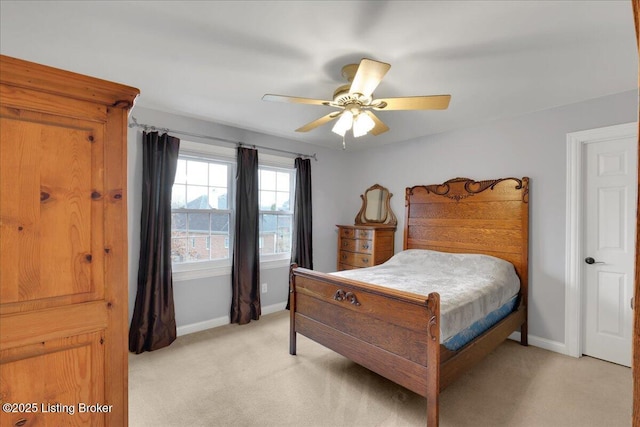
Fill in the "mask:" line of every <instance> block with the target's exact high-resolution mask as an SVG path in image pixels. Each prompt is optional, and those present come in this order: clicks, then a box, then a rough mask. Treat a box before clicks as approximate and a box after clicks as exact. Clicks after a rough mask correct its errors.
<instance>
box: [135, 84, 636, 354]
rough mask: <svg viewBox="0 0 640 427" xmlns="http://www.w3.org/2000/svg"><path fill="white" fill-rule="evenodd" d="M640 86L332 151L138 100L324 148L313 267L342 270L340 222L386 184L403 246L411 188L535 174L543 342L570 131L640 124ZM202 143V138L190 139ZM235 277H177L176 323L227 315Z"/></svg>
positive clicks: (215, 128)
mask: <svg viewBox="0 0 640 427" xmlns="http://www.w3.org/2000/svg"><path fill="white" fill-rule="evenodd" d="M637 102H638V101H637V92H636V91H630V92H625V93H621V94H617V95H613V96H608V97H604V98H599V99H594V100H591V101H587V102H583V103H579V104H573V105H568V106H563V107H558V108H554V109H550V110H545V111H540V112H536V113H533V114H528V115H525V116H521V117H516V118H512V119H508V120H500V121H495V122H491V123H485V124H482V125H478V126H474V127H469V128H466V129H461V130H456V131H451V132H446V133H442V134H438V135H433V136H429V137H424V138H419V139H415V140H411V141H405V142H402V143H398V144H393V145H389V146H385V147H380V148H371V149H365V150H360V151H353V152H352V151H341V150H327V149H323V148H321V147H315V146H309V145H306V144H300V143H297V142H295V141H290V140H283V139H279V138H275V137H272V136H267V135H262V134H259V133H255V132H250V131H245V130H241V129H237V128H232V127H229V126H223V125H218V124H214V123H210V122H205V121H201V120H195V119H190V118H185V117H180V116H176V115H173V114H167V113H161V112H158V111H153V110H148V109H143V108H138V107H136V108H135V109H134V110H133V113H132V114H133V115H134V116H135V117H136V118H137V119H138V121H139V122H140V123H149V124H154V125H156V126H163V127H169V128H174V129H179V130H188V131H190V132H194V133H200V134H206V135H213V136H219V137H223V138H229V139H233V140H238V141H243V142H246V143H250V144H251V143H253V144H258V145H265V146H271V147H275V148H282V149H289V150H293V151H300V152H303V153H312V152H317V153H318V158H319V161H318V162H313V164H312V174H313V176H312V180H313V206H314V211H313V221H314V227H313V232H314V236H313V238H314V267H315V269H316V270H320V271H325V272H326V271H333V270H335V257H336V252H335V251H336V249H335V245H336V229H335V225H336V224H352V223H353V220H354V217H355V214H356V213H357V212H358V210H359V209H360V197H359V195H360V194H362V192H363V191H364V190H365V189H366V188H368V187H370V186H371V185H373V184H375V183H378V184H381V185H384V186H386V187H388V188H389V189H390V191H391V192H392V193H393V194H394V196H393V197H392V199H391V206H392V209H393V210H394V212H395V213H396V216H397V217H398V231H397V233H396V241H395V245H396V252H397V251H399V250H401V248H402V238H403V236H402V230H403V227H404V189H405V187H409V186H413V185H419V184H434V183H440V182H443V181H446V180H448V179H450V178H454V177H460V176H463V177H468V178H473V179H476V180H482V179H493V178H501V177H508V176H513V177H523V176H528V177H529V178H531V193H530V204H531V205H530V250H529V261H530V265H529V274H530V315H529V316H530V329H529V332H530V334H531V335H533V336H536V337H538V338H540V339H542V340H549V341H551V342H555V343H559V344H563V343H564V316H565V313H564V304H565V301H564V296H565V203H566V200H565V192H566V135H567V133H570V132H574V131H580V130H586V129H593V128H598V127H603V126H609V125H615V124H621V123H628V122H633V121H635V120H636V117H637ZM140 138H141V134H140V132H139V131H136V130H130V131H129V224H130V227H129V234H130V256H129V259H130V265H131V266H130V307H133V303H134V298H135V286H136V275H137V262H138V251H139V242H138V240H139V238H138V236H139V233H140V229H139V223H140V202H139V194H140V192H141V190H140V175H141V169H142V166H141V160H140V155H141V148H140ZM185 139H191V140H194V141H196V142H207V141H206V140H200V141H198V140H197V139H196V138H186V137H185ZM261 277H262V280H261V281H262V282H264V281H266V282H268V283H269V292H268V293H267V294H262V296H263V305H265V306H266V305H272V304H278V303H284V301H285V299H286V291H287V269H286V268H279V269H269V270H262V271H261ZM230 286H231V285H230V277H229V276H217V277H213V278H209V279H196V280H189V281H185V282H179V283H176V284H175V300H176V317H177V321H178V326H184V325H189V324H192V323H198V322H206V321H208V320H210V319H217V318H220V317H224V316H227V315H228V311H229V301H230V295H231V291H230Z"/></svg>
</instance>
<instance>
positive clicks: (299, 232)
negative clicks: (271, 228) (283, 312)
mask: <svg viewBox="0 0 640 427" xmlns="http://www.w3.org/2000/svg"><path fill="white" fill-rule="evenodd" d="M295 166H296V191H295V203H294V206H293V238H292V247H291V262H292V263H296V264H298V266H300V267H304V268H309V269H313V243H312V240H313V239H312V232H311V226H312V215H311V159H302V158H300V157H298V158H297V159H296V160H295ZM287 309H289V301H288V300H287Z"/></svg>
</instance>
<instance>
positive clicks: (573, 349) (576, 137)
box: [564, 122, 640, 357]
mask: <svg viewBox="0 0 640 427" xmlns="http://www.w3.org/2000/svg"><path fill="white" fill-rule="evenodd" d="M637 136H638V123H636V122H632V123H624V124H620V125H613V126H606V127H602V128H597V129H589V130H584V131H579V132H572V133H568V134H567V207H566V219H567V221H566V241H565V242H566V260H565V266H566V267H565V282H566V286H565V300H564V303H565V310H564V316H565V319H564V341H565V348H566V351H567V354H568V355H569V356H573V357H581V356H582V345H583V336H582V324H583V322H584V319H583V315H584V313H583V307H582V306H583V304H582V302H583V289H582V284H583V267H584V263H583V261H582V259H583V258H584V253H583V244H584V241H583V233H582V230H583V224H584V215H583V212H582V206H583V204H584V194H583V192H584V188H583V187H584V176H583V172H584V148H585V146H586V144H589V143H592V142H602V141H608V140H614V139H620V138H625V137H633V138H637ZM639 168H640V167H639ZM639 231H640V230H639Z"/></svg>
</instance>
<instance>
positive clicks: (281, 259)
mask: <svg viewBox="0 0 640 427" xmlns="http://www.w3.org/2000/svg"><path fill="white" fill-rule="evenodd" d="M262 156H264V155H262ZM265 157H266V159H265V160H264V161H262V160H260V155H259V156H258V163H259V165H258V167H259V169H262V170H271V171H275V172H287V173H288V174H289V193H290V197H289V201H290V203H289V209H290V210H289V211H271V210H269V211H266V210H265V211H263V210H260V211H259V215H260V216H262V215H288V216H290V217H291V228H292V229H291V231H292V232H293V205H294V203H295V199H294V198H295V184H296V182H295V180H296V174H295V169H294V166H293V160H292V159H286V160H290V162H288V163H285V162H283V161H280V162H277V161H274V160H273V157H276V156H265ZM291 246H293V241H292V242H291ZM291 246H290V247H291ZM290 262H291V251H289V252H287V253H274V254H261V255H260V263H261V264H262V263H271V264H272V265H273V266H274V267H275V266H276V265H278V266H284V265H289V264H290Z"/></svg>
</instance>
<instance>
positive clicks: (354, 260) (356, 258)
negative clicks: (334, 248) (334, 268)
mask: <svg viewBox="0 0 640 427" xmlns="http://www.w3.org/2000/svg"><path fill="white" fill-rule="evenodd" d="M338 260H339V261H340V263H341V264H349V265H353V266H355V267H371V266H373V265H374V264H373V256H371V255H369V254H359V253H356V252H348V251H342V250H341V251H340V256H339V257H338Z"/></svg>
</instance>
